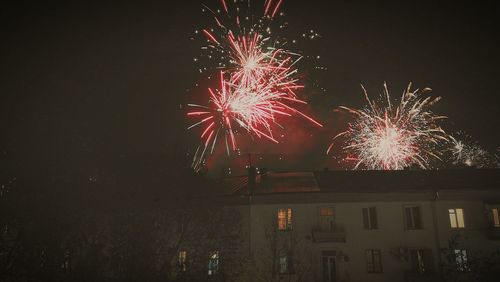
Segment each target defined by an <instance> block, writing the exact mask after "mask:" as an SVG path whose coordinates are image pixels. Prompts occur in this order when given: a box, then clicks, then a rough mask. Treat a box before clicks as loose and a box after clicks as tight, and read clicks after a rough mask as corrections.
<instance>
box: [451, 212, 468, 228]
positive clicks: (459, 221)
mask: <svg viewBox="0 0 500 282" xmlns="http://www.w3.org/2000/svg"><path fill="white" fill-rule="evenodd" d="M448 213H449V214H450V225H451V228H464V227H465V222H464V210H463V209H448Z"/></svg>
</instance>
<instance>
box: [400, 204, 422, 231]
mask: <svg viewBox="0 0 500 282" xmlns="http://www.w3.org/2000/svg"><path fill="white" fill-rule="evenodd" d="M404 210H405V223H406V228H407V229H422V218H421V216H420V207H416V206H411V207H405V208H404Z"/></svg>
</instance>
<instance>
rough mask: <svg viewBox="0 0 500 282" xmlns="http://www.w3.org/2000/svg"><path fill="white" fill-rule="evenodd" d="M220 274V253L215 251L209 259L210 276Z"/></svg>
mask: <svg viewBox="0 0 500 282" xmlns="http://www.w3.org/2000/svg"><path fill="white" fill-rule="evenodd" d="M217 273H219V252H218V251H215V252H212V253H211V254H210V258H209V259H208V275H214V274H217Z"/></svg>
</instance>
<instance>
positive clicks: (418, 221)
mask: <svg viewBox="0 0 500 282" xmlns="http://www.w3.org/2000/svg"><path fill="white" fill-rule="evenodd" d="M412 209H413V220H414V224H415V229H422V217H421V216H420V208H419V207H413V208H412Z"/></svg>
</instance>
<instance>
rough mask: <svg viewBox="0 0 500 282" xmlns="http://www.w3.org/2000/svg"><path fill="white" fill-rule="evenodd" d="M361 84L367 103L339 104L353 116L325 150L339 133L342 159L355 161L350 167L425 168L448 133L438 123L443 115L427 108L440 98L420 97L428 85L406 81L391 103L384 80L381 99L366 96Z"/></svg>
mask: <svg viewBox="0 0 500 282" xmlns="http://www.w3.org/2000/svg"><path fill="white" fill-rule="evenodd" d="M362 88H363V91H364V94H365V98H366V101H367V102H368V106H367V107H366V108H364V109H361V110H360V109H352V108H347V107H341V109H343V110H345V111H347V112H349V113H351V114H353V115H355V119H354V121H352V122H351V123H349V126H348V129H347V130H346V131H344V132H341V133H339V134H338V135H337V136H335V137H334V138H333V142H332V144H331V145H330V146H329V148H328V150H327V153H329V152H330V150H331V149H332V147H333V145H334V142H335V141H336V139H338V138H340V137H342V138H344V140H345V141H344V142H345V143H344V145H343V146H342V149H343V150H344V151H345V152H346V153H347V154H348V155H349V157H347V158H346V160H348V161H355V163H356V164H355V166H354V169H357V168H359V167H363V168H366V169H375V170H399V169H404V168H406V167H409V166H412V165H418V166H419V167H421V168H423V169H427V168H429V167H430V163H429V162H430V160H431V159H439V160H440V157H439V155H440V153H439V150H438V147H439V146H438V145H439V144H440V143H442V142H446V141H447V140H448V135H447V134H446V133H445V132H444V131H443V130H442V129H441V127H440V126H439V125H438V122H439V121H440V120H441V119H444V118H445V117H444V116H437V115H435V114H433V113H432V112H431V111H430V110H429V108H430V107H431V106H432V105H433V104H435V103H436V102H438V101H439V99H440V98H439V97H438V98H431V97H427V98H422V95H423V94H424V93H425V92H429V91H430V90H431V89H430V88H425V89H423V90H422V91H419V90H418V89H417V90H414V91H412V90H411V83H410V84H409V85H408V88H407V89H406V90H405V91H404V92H403V94H402V96H401V99H400V101H399V104H397V105H393V103H392V101H391V97H390V95H389V91H388V89H387V85H386V84H385V83H384V94H383V96H382V97H381V98H382V100H383V103H377V102H375V101H372V100H370V98H369V97H368V94H367V92H366V90H365V88H364V87H362Z"/></svg>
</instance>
